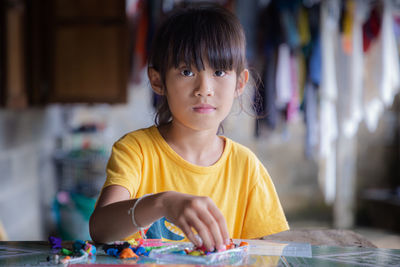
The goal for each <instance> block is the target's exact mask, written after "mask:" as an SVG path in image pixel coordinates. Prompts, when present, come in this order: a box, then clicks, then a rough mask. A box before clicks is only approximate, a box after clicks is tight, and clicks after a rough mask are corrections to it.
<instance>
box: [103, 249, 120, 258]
mask: <svg viewBox="0 0 400 267" xmlns="http://www.w3.org/2000/svg"><path fill="white" fill-rule="evenodd" d="M106 253H107V255H110V256H114V257H117V258H118V257H119V251H118V249H117V248H109V249H107V252H106Z"/></svg>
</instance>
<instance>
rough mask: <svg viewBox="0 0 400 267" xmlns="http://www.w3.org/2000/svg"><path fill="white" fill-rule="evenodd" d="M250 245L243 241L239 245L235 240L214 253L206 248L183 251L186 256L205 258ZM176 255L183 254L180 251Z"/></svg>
mask: <svg viewBox="0 0 400 267" xmlns="http://www.w3.org/2000/svg"><path fill="white" fill-rule="evenodd" d="M248 245H249V243H247V242H245V241H242V242H241V243H240V244H239V245H237V244H235V243H234V242H233V240H232V239H231V242H230V243H229V244H228V245H225V246H224V248H223V249H220V250H217V249H215V250H214V251H207V249H206V248H205V246H204V245H203V246H201V247H194V248H193V249H187V248H186V249H184V250H183V251H184V252H185V254H186V255H191V256H204V255H210V254H212V253H217V252H223V251H226V250H230V249H234V248H237V247H243V246H248ZM174 254H182V253H178V251H175V252H174Z"/></svg>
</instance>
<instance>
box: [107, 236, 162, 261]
mask: <svg viewBox="0 0 400 267" xmlns="http://www.w3.org/2000/svg"><path fill="white" fill-rule="evenodd" d="M152 242H153V244H157V245H162V243H161V241H159V242H157V243H155V242H154V241H152ZM144 243H145V241H143V239H138V240H135V242H133V241H129V242H114V243H112V244H105V245H103V250H104V252H105V253H106V254H107V255H110V256H113V257H116V258H120V259H130V258H138V257H139V256H148V255H149V252H150V251H151V250H152V249H153V248H155V247H151V246H144ZM159 247H160V246H157V248H159Z"/></svg>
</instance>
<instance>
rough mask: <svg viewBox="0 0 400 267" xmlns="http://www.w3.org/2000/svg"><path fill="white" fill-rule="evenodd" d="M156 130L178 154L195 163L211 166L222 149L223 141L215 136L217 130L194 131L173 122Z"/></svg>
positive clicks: (219, 155)
mask: <svg viewBox="0 0 400 267" xmlns="http://www.w3.org/2000/svg"><path fill="white" fill-rule="evenodd" d="M158 130H159V132H160V134H161V136H162V137H163V138H164V140H165V141H166V142H167V143H168V145H169V146H170V147H171V148H172V149H173V150H174V151H175V152H176V153H177V154H178V155H179V156H181V157H182V158H183V159H185V160H186V161H188V162H190V163H192V164H195V165H199V166H211V165H213V164H214V163H215V162H217V161H218V159H219V158H220V157H221V155H222V153H223V151H224V146H225V142H224V140H223V138H221V137H219V136H217V134H216V131H217V130H204V131H196V130H193V129H189V128H187V127H184V126H180V125H176V124H173V123H169V124H167V125H163V126H160V127H159V128H158Z"/></svg>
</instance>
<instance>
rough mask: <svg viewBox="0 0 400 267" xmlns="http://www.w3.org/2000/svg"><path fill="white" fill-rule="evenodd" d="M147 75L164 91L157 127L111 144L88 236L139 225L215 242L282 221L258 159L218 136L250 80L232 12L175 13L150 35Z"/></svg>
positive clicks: (283, 225)
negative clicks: (152, 35) (103, 182)
mask: <svg viewBox="0 0 400 267" xmlns="http://www.w3.org/2000/svg"><path fill="white" fill-rule="evenodd" d="M148 76H149V80H150V84H151V86H152V88H153V90H154V92H156V93H157V94H158V95H160V96H161V98H162V100H161V104H160V106H159V108H158V111H157V114H156V126H152V127H150V128H147V129H140V130H137V131H134V132H131V133H128V134H127V135H125V136H124V137H122V138H121V139H120V140H118V141H117V142H116V143H115V144H114V146H113V150H112V154H111V157H110V159H109V162H108V165H107V180H106V182H105V184H104V187H103V189H102V192H101V194H100V197H99V199H98V203H97V206H96V208H95V210H94V212H93V214H92V216H91V218H90V233H91V236H92V238H93V240H94V241H97V242H110V241H115V240H121V239H126V238H132V237H140V236H139V233H140V232H141V233H142V234H141V235H144V234H146V235H147V238H162V239H164V240H174V241H178V240H187V239H189V240H190V241H191V242H193V243H194V244H195V245H197V246H201V245H204V246H205V247H206V249H208V250H209V251H213V250H214V249H222V248H223V245H224V244H228V242H229V238H247V239H248V238H259V237H262V236H265V235H270V234H274V233H277V232H280V231H284V230H288V224H287V221H286V218H285V215H284V213H283V210H282V207H281V204H280V202H279V199H278V196H277V194H276V191H275V188H274V185H273V183H272V181H271V179H270V177H269V175H268V173H267V171H266V169H265V168H264V166H263V165H262V163H261V162H260V161H259V160H258V159H257V157H256V156H255V155H254V154H253V153H252V152H251V151H250V150H249V149H247V148H246V147H244V146H242V145H240V144H238V143H236V142H234V141H232V140H231V139H229V138H227V137H224V136H219V135H217V133H218V130H219V128H220V125H221V122H222V121H223V120H224V119H225V118H226V117H227V115H228V113H229V111H230V109H231V106H232V103H233V101H234V99H235V98H237V97H239V96H240V95H241V94H242V93H243V90H244V89H245V86H246V83H247V81H248V79H249V72H248V70H247V69H246V59H245V36H244V32H243V29H242V27H241V25H240V23H239V21H238V19H237V18H236V17H235V16H234V15H233V14H231V13H230V12H228V11H227V10H225V9H223V8H221V7H197V8H189V9H183V10H179V11H177V12H175V13H174V14H173V15H171V16H170V17H169V18H168V19H167V20H166V21H165V22H164V23H163V24H162V25H161V27H160V28H159V30H158V32H157V34H156V35H155V39H154V46H153V50H152V52H151V54H150V58H149V68H148ZM137 232H139V233H137ZM135 233H136V234H135ZM133 234H135V235H133ZM132 235H133V236H132ZM186 238H187V239H186Z"/></svg>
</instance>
